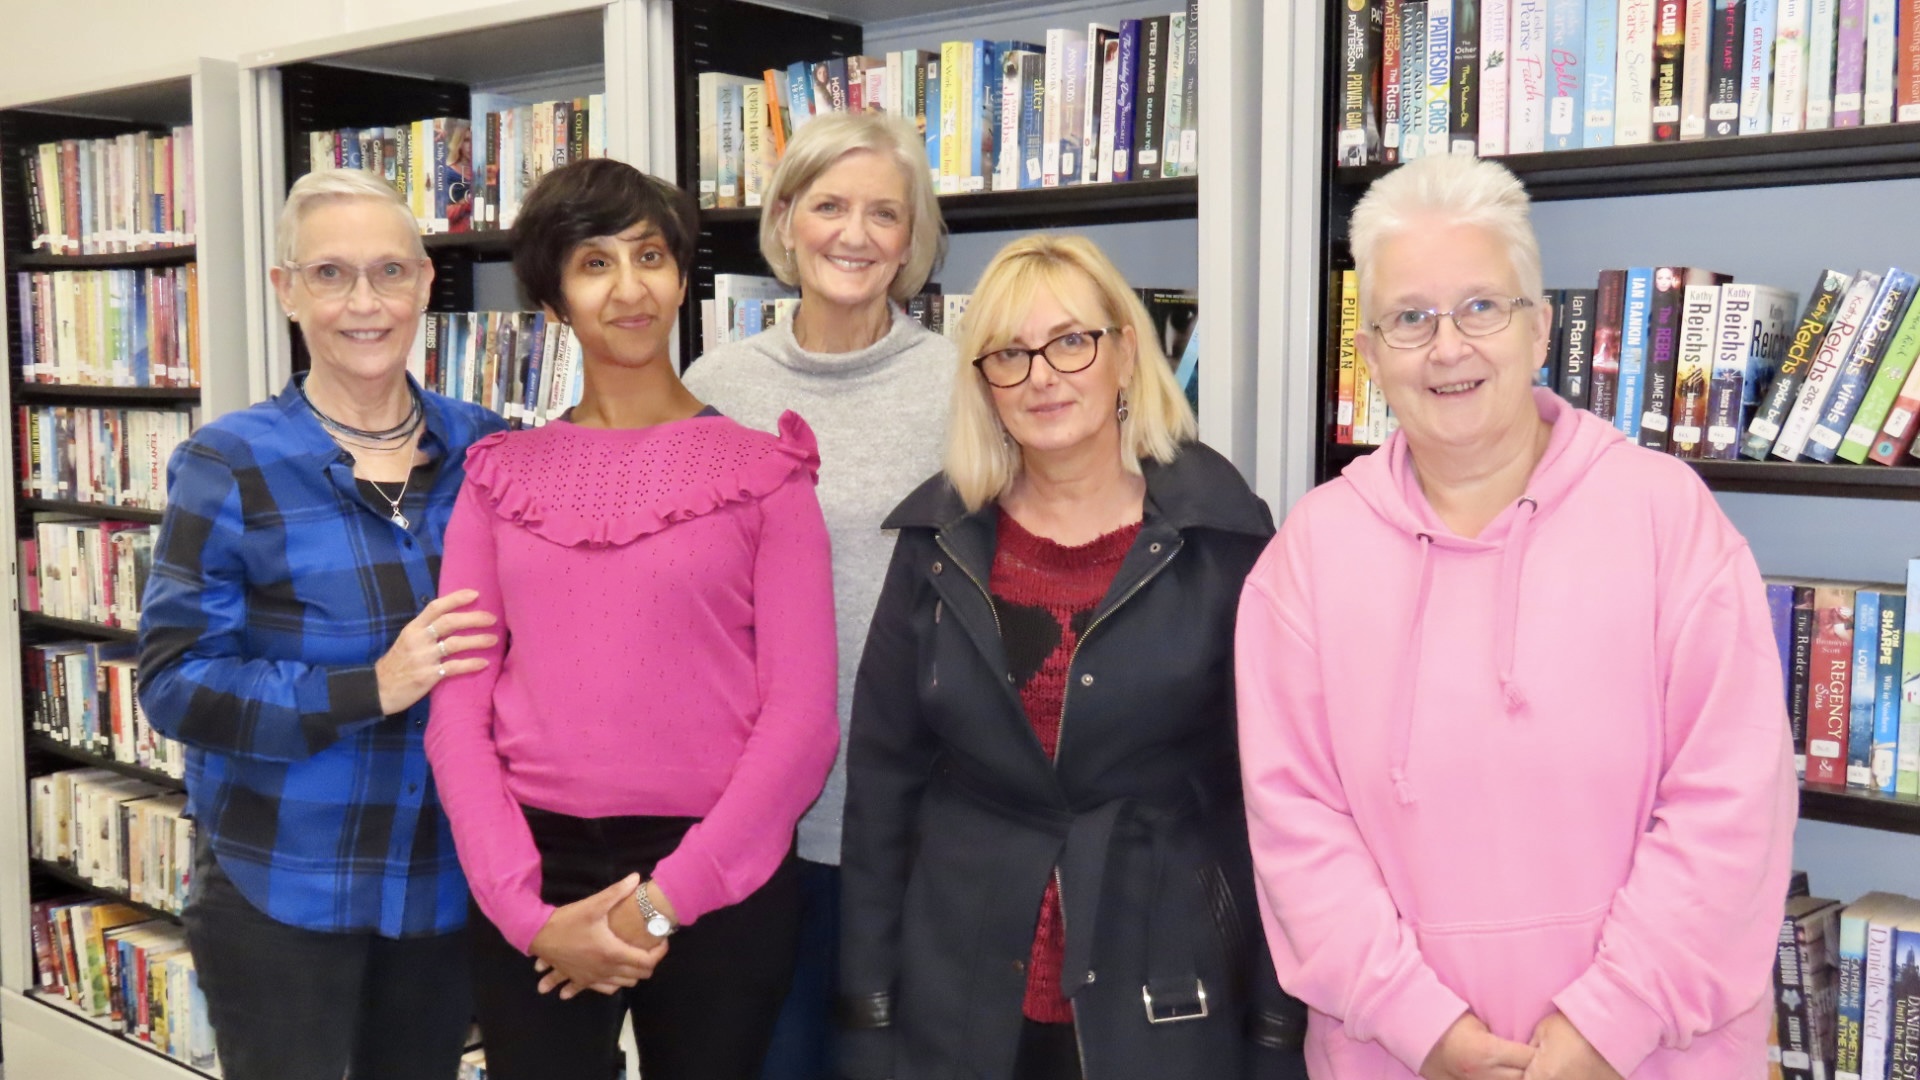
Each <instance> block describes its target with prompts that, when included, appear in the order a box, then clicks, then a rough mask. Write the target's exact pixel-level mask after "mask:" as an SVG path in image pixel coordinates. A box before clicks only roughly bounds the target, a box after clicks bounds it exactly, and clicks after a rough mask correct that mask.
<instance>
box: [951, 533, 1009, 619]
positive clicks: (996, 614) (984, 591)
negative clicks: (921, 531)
mask: <svg viewBox="0 0 1920 1080" xmlns="http://www.w3.org/2000/svg"><path fill="white" fill-rule="evenodd" d="M933 542H934V543H936V544H939V545H940V550H941V551H944V552H946V553H947V558H949V559H952V560H953V565H955V566H957V567H959V568H960V572H961V573H963V574H965V575H967V580H968V581H971V582H973V586H974V588H976V589H979V590H980V595H981V596H983V597H986V600H987V613H988V614H990V615H992V616H993V632H994V633H996V634H999V635H1000V637H1001V638H1002V640H1004V639H1005V638H1006V636H1007V635H1006V631H1004V630H1002V629H1000V609H999V608H997V607H994V606H993V593H992V591H991V590H989V589H988V588H987V587H986V585H984V584H983V583H981V581H980V579H979V578H977V577H975V576H974V573H973V571H972V570H970V569H968V568H967V564H966V563H965V562H964V561H963V560H962V559H961V558H960V556H958V555H955V554H954V553H953V549H952V548H950V547H948V546H947V538H946V537H944V536H939V535H936V536H935V537H934V538H933Z"/></svg>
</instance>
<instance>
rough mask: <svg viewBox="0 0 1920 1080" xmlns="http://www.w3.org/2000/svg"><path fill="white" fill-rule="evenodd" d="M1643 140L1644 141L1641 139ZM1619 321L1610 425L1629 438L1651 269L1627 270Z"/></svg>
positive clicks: (1634, 423)
mask: <svg viewBox="0 0 1920 1080" xmlns="http://www.w3.org/2000/svg"><path fill="white" fill-rule="evenodd" d="M1643 141H1644V140H1643ZM1622 312H1623V314H1622V316H1621V320H1620V390H1619V400H1618V403H1617V404H1616V406H1615V412H1614V417H1613V426H1614V427H1617V428H1619V429H1620V431H1621V432H1622V433H1623V434H1625V435H1626V437H1627V438H1629V439H1636V440H1637V439H1638V438H1639V437H1640V415H1641V399H1642V394H1643V387H1642V382H1643V380H1644V379H1645V378H1646V373H1647V340H1648V339H1647V327H1648V323H1649V317H1650V316H1651V315H1652V313H1653V268H1652V267H1650V266H1636V267H1633V268H1632V269H1630V270H1628V271H1627V295H1626V303H1625V305H1624V307H1623V308H1622Z"/></svg>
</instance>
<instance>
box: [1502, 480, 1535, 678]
mask: <svg viewBox="0 0 1920 1080" xmlns="http://www.w3.org/2000/svg"><path fill="white" fill-rule="evenodd" d="M1520 505H1522V506H1524V507H1526V508H1527V512H1526V513H1524V514H1520V515H1518V518H1517V520H1515V521H1514V523H1513V532H1512V534H1511V535H1509V536H1508V537H1507V542H1506V544H1505V545H1504V546H1503V547H1502V548H1501V551H1500V592H1499V595H1498V596H1496V597H1495V598H1494V604H1493V613H1494V614H1493V617H1494V620H1495V621H1494V627H1493V637H1494V646H1493V647H1494V648H1495V649H1496V650H1497V652H1496V653H1495V656H1496V657H1497V658H1498V660H1499V664H1500V696H1501V699H1502V700H1503V701H1505V702H1506V706H1507V715H1509V716H1512V715H1513V714H1515V713H1518V712H1520V711H1521V710H1522V709H1525V708H1526V707H1527V696H1526V695H1525V694H1523V693H1521V691H1520V684H1519V683H1517V682H1515V681H1514V678H1513V654H1514V651H1515V648H1516V643H1515V641H1514V637H1515V636H1516V635H1517V634H1518V633H1519V623H1520V564H1521V563H1523V562H1525V561H1526V557H1527V528H1528V526H1530V525H1532V524H1533V516H1534V515H1535V514H1536V513H1539V511H1540V504H1539V503H1537V502H1535V501H1534V500H1533V497H1532V496H1530V495H1529V496H1522V497H1521V499H1520Z"/></svg>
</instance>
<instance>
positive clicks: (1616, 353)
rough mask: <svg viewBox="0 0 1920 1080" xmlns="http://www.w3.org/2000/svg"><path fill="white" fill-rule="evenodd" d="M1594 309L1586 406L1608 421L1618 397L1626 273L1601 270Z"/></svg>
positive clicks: (1616, 405)
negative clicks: (1591, 362) (1591, 357)
mask: <svg viewBox="0 0 1920 1080" xmlns="http://www.w3.org/2000/svg"><path fill="white" fill-rule="evenodd" d="M1597 291H1598V294H1599V300H1598V302H1597V303H1596V305H1595V308H1594V324H1593V374H1592V376H1591V379H1590V383H1591V386H1592V396H1591V398H1590V400H1589V401H1588V402H1587V409H1588V411H1589V412H1592V413H1593V414H1594V415H1596V416H1598V417H1600V418H1601V419H1603V420H1605V421H1607V422H1608V423H1612V422H1613V420H1614V415H1615V413H1616V411H1617V409H1618V407H1619V400H1620V337H1621V324H1622V322H1623V321H1624V319H1625V311H1626V295H1627V272H1626V271H1625V270H1602V271H1600V282H1599V288H1598V290H1597Z"/></svg>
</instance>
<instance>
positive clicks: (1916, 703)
mask: <svg viewBox="0 0 1920 1080" xmlns="http://www.w3.org/2000/svg"><path fill="white" fill-rule="evenodd" d="M1916 598H1920V558H1912V559H1908V560H1907V619H1906V626H1905V633H1904V634H1903V635H1902V637H1901V642H1900V650H1901V651H1900V734H1899V741H1898V742H1897V744H1896V745H1895V749H1894V783H1893V788H1894V791H1895V792H1896V793H1897V794H1901V795H1920V603H1914V600H1915V599H1916Z"/></svg>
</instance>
